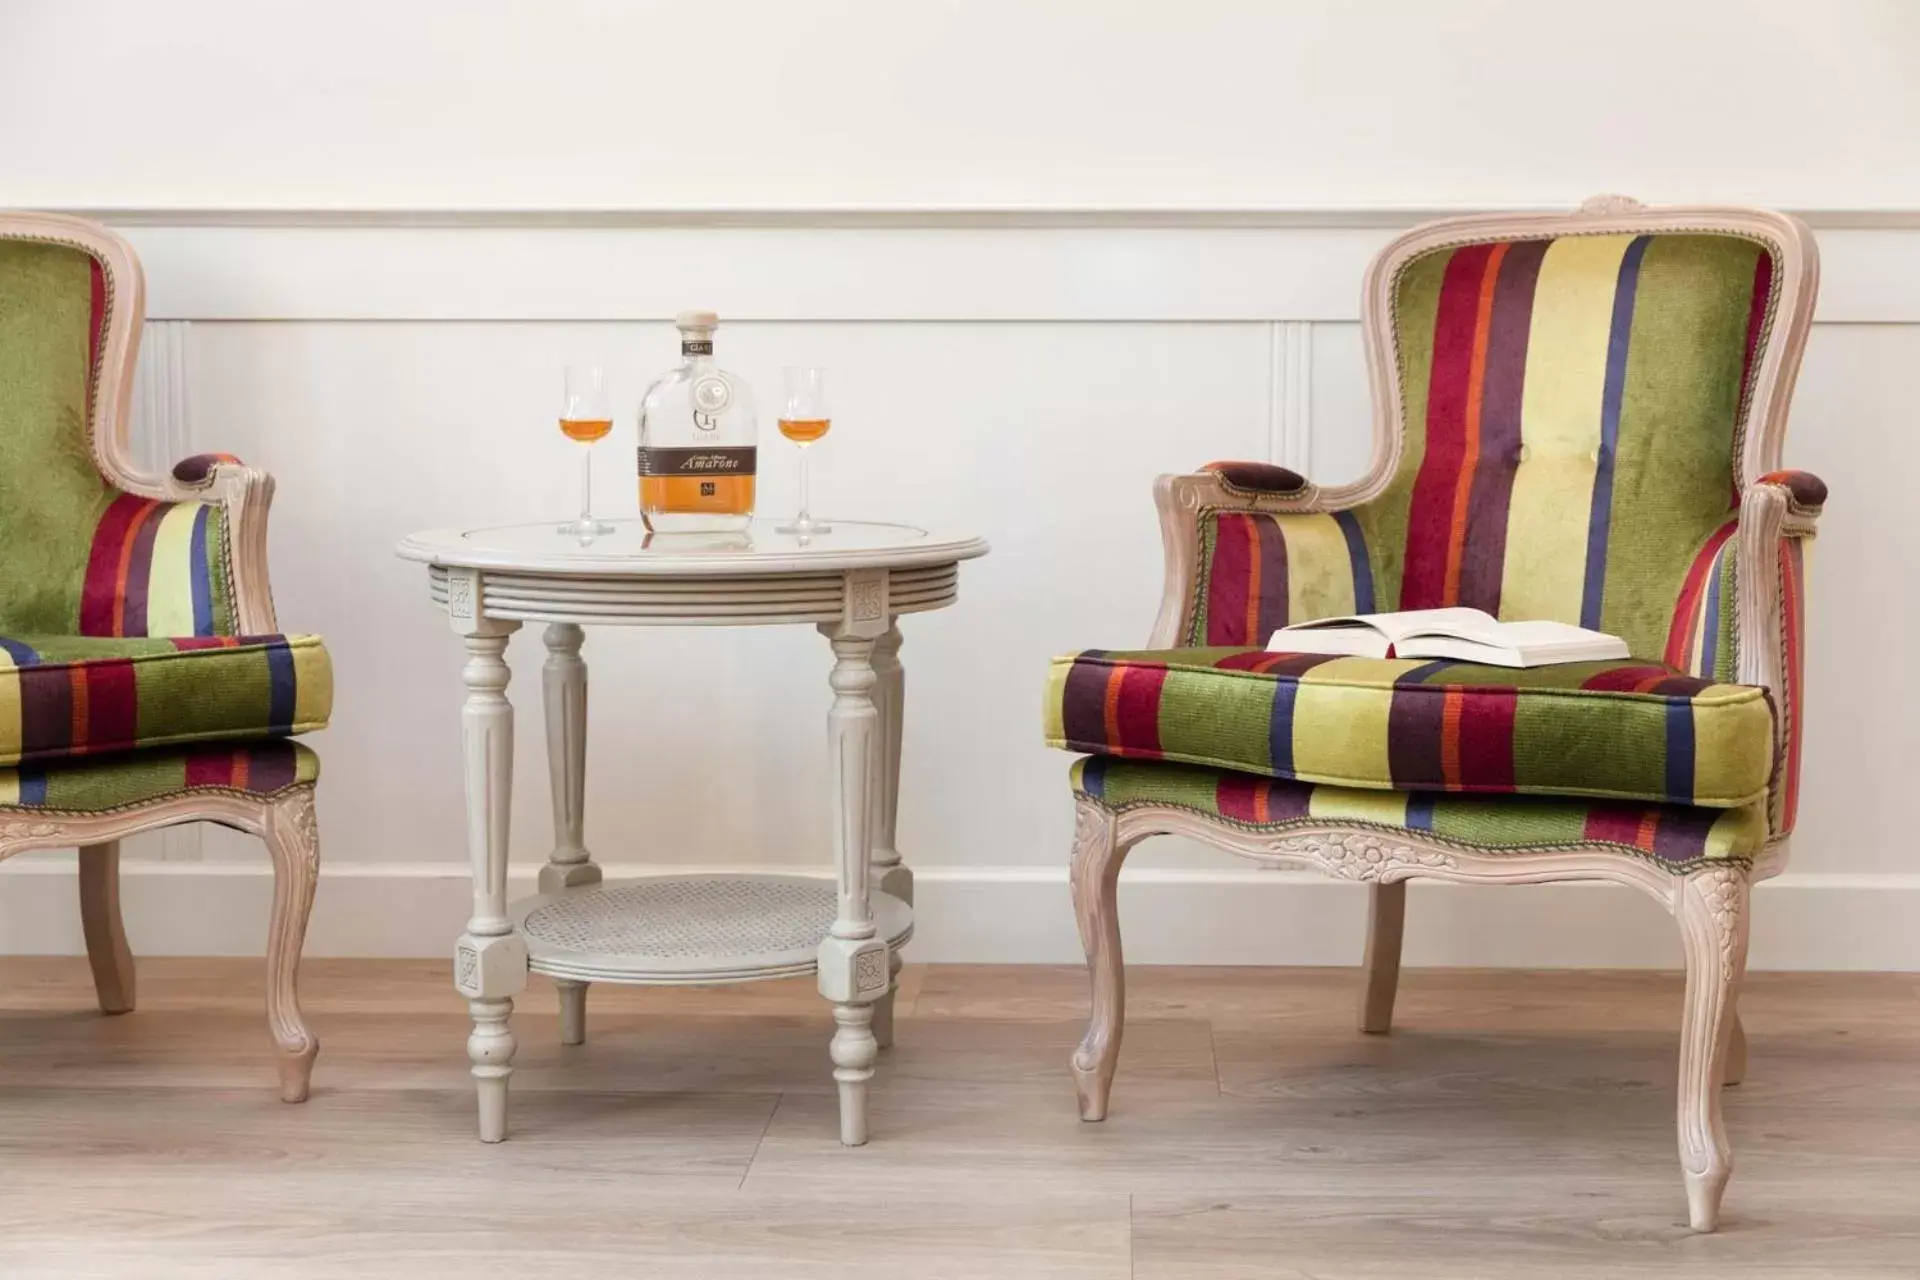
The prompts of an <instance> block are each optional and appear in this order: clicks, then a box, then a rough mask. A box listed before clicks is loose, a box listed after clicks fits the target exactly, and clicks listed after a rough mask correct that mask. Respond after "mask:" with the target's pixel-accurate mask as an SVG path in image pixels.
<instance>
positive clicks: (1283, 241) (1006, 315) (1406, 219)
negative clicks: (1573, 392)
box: [83, 201, 1920, 323]
mask: <svg viewBox="0 0 1920 1280" xmlns="http://www.w3.org/2000/svg"><path fill="white" fill-rule="evenodd" d="M1573 203H1574V202H1571V201H1570V202H1569V205H1568V207H1571V206H1572V204H1573ZM83 212H86V213H88V215H89V216H94V217H98V218H100V219H102V220H103V221H105V222H107V223H108V224H109V225H112V226H113V227H114V228H115V229H116V230H118V231H120V232H121V233H122V234H124V235H126V236H127V237H128V239H130V240H131V241H132V242H133V244H134V246H135V248H136V249H137V250H138V251H139V252H140V255H141V257H142V259H143V260H144V261H145V263H146V265H147V278H148V286H149V295H148V307H147V314H148V316H149V317H151V318H153V319H156V320H503V321H505V320H665V319H668V318H670V317H671V316H672V315H673V314H674V312H675V311H676V310H677V309H678V308H679V307H680V306H681V305H682V304H683V302H684V300H685V299H686V298H687V297H689V296H695V295H697V296H700V297H702V298H706V299H708V300H710V301H711V303H712V304H713V305H714V306H715V308H716V309H717V310H719V311H720V312H721V313H722V314H723V315H726V316H728V317H729V318H730V319H732V320H736V321H738V320H769V321H807V320H817V321H858V320H872V321H884V320H953V321H991V320H999V321H1009V322H1017V321H1061V322H1073V321H1083V322H1112V321H1128V320H1132V321H1152V320H1168V321H1178V320H1188V321H1235V320H1239V321H1288V320H1308V321H1323V320H1324V321H1357V320H1358V319H1359V311H1360V290H1359V287H1358V282H1359V280H1360V277H1361V273H1362V272H1363V270H1364V269H1365V266H1366V263H1367V261H1368V260H1369V259H1370V258H1371V257H1372V256H1373V254H1374V253H1375V251H1377V250H1378V249H1379V248H1380V247H1381V246H1382V245H1383V244H1385V243H1386V241H1387V240H1389V239H1391V238H1392V236H1393V235H1394V234H1395V233H1396V232H1398V231H1402V230H1405V229H1406V228H1407V227H1409V226H1412V225H1414V224H1415V223H1418V222H1421V221H1424V220H1426V219H1427V218H1429V217H1432V216H1435V215H1437V214H1438V213H1440V212H1442V211H1438V210H1414V209H1392V208H1380V209H1370V210H1174V209H1167V210H937V209H927V210H785V211H780V210H731V211H730V210H706V211H700V210H688V211H653V212H649V211H631V212H617V211H594V210H571V211H569V210H541V211H506V210H503V211H478V210H475V211H465V212H462V211H446V210H425V209H422V210H364V211H351V210H337V211H326V210H251V211H249V210H202V211H194V210H156V209H145V210H142V209H120V210H91V211H83ZM1450 212H1460V211H1459V210H1453V211H1450ZM1804 216H1808V217H1809V218H1810V219H1811V220H1812V222H1813V224H1814V226H1815V227H1816V229H1817V230H1819V232H1820V241H1821V256H1822V275H1823V284H1822V295H1821V306H1820V316H1819V320H1821V321H1823V322H1826V323H1836V322H1840V323H1881V322H1896V323H1897V322H1901V321H1905V320H1911V319H1913V318H1914V316H1913V310H1914V306H1913V299H1914V298H1915V297H1917V296H1920V234H1915V233H1916V232H1920V210H1886V211H1825V212H1822V211H1811V212H1809V213H1807V214H1805V215H1804ZM482 266H484V269H481V267H482ZM556 280H564V281H567V282H569V283H568V286H567V288H566V289H565V290H556V289H555V287H554V282H555V281H556ZM770 281H778V282H779V284H778V287H770V286H769V282H770Z"/></svg>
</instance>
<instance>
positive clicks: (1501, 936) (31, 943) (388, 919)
mask: <svg viewBox="0 0 1920 1280" xmlns="http://www.w3.org/2000/svg"><path fill="white" fill-rule="evenodd" d="M698 869H699V868H692V867H662V866H641V865H626V866H622V865H618V864H614V865H610V866H609V867H608V874H609V875H611V876H628V875H637V874H649V873H651V874H670V873H673V872H677V871H689V870H698ZM760 869H761V870H774V869H775V868H771V867H767V868H760ZM778 869H779V870H784V871H786V872H788V873H792V872H793V871H794V870H795V868H792V867H783V868H778ZM537 870H538V868H537V867H536V866H531V865H521V866H515V867H514V868H513V871H512V875H511V881H510V886H511V892H512V893H513V894H514V895H515V896H521V895H528V894H531V893H532V892H533V891H534V887H533V886H534V876H535V874H536V873H537ZM122 874H123V876H124V877H125V882H126V883H125V892H124V894H123V901H124V905H125V910H126V914H127V928H128V933H129V935H130V937H131V939H132V942H133V947H134V951H135V953H136V954H139V953H145V954H152V955H258V954H260V953H261V949H262V945H263V942H264V939H265V937H266V927H267V903H268V896H269V891H270V885H271V872H270V870H269V869H268V867H267V866H266V865H265V860H264V859H262V860H260V861H259V862H206V863H198V864H183V863H174V862H157V861H155V862H148V861H131V860H130V861H129V862H127V863H126V864H125V865H124V868H123V872H122ZM916 889H917V892H916V897H917V899H918V904H919V905H918V924H917V933H916V936H915V939H914V942H913V943H912V946H911V950H910V951H909V953H908V954H909V955H910V956H911V957H912V958H914V959H917V960H921V961H929V962H941V963H967V962H975V963H978V962H984V961H991V962H993V963H1001V964H1020V963H1025V964H1078V963H1080V962H1081V954H1080V948H1079V942H1078V939H1077V938H1076V936H1075V934H1074V924H1073V912H1072V909H1071V906H1070V904H1069V900H1068V893H1067V880H1066V871H1065V869H1064V868H1062V867H926V868H922V869H920V870H919V871H918V873H917V885H916ZM76 897H77V894H76V891H75V877H74V869H73V861H72V859H71V858H67V857H62V856H58V855H48V856H31V855H30V856H23V857H21V858H17V859H14V860H13V861H12V862H10V863H9V864H8V865H7V866H5V867H4V868H0V954H45V953H52V954H79V953H80V952H81V951H82V949H83V948H82V945H81V939H80V924H79V913H78V907H77V905H76ZM471 908H472V889H471V887H470V884H469V881H468V873H467V869H466V867H465V866H464V865H462V864H459V863H453V862H446V863H438V862H434V863H352V862H336V863H331V864H328V865H326V866H324V867H323V868H322V870H321V884H320V891H319V896H318V900H317V904H316V906H315V909H314V917H313V927H312V931H311V933H310V935H309V938H308V945H307V954H309V955H312V956H338V955H351V956H394V957H402V956H442V955H446V954H448V953H449V951H450V949H451V947H452V946H453V942H454V939H455V938H456V937H458V935H459V932H460V928H461V925H462V922H463V921H464V920H465V919H466V916H467V913H468V912H469V911H470V910H471ZM1120 909H1121V919H1122V923H1123V926H1124V928H1125V930H1126V934H1127V942H1128V953H1127V959H1128V961H1129V962H1130V963H1137V964H1222V965H1351V964H1355V963H1357V961H1358V959H1359V955H1360V948H1361V945H1362V940H1363V937H1364V933H1365V912H1366V895H1365V894H1364V893H1363V892H1361V891H1360V888H1359V887H1356V886H1354V885H1351V884H1345V883H1342V882H1339V881H1333V880H1327V879H1324V878H1322V877H1319V876H1312V875H1306V874H1299V873H1289V872H1282V871H1272V870H1264V869H1257V868H1251V867H1248V868H1237V867H1234V868H1224V869H1220V870H1184V869H1171V868H1150V867H1149V868H1134V869H1129V870H1128V871H1126V872H1124V873H1123V875H1122V883H1121V890H1120ZM1917 915H1920V875H1913V874H1840V875H1836V874H1818V873H1804V874H1803V873H1794V872H1788V873H1787V874H1785V875H1783V876H1780V877H1779V878H1777V879H1775V880H1772V881H1769V882H1767V883H1765V884H1763V885H1762V886H1760V888H1759V889H1758V890H1757V891H1756V894H1755V908H1754V933H1753V953H1752V956H1753V958H1752V967H1753V968H1755V969H1827V970H1904V971H1920V933H1916V932H1915V931H1914V930H1913V928H1912V921H1913V920H1914V919H1915V918H1916V916H1917ZM1406 946H1407V952H1406V957H1407V963H1409V964H1411V965H1448V966H1460V965H1464V966H1501V967H1505V966H1513V967H1552V968H1678V967H1679V965H1680V962H1681V954H1680V942H1679V934H1678V932H1677V930H1676V928H1675V926H1674V923H1673V921H1672V919H1671V918H1670V917H1668V916H1667V915H1666V913H1665V912H1663V911H1661V910H1660V908H1659V906H1658V905H1657V904H1656V903H1654V902H1653V901H1652V900H1651V899H1649V898H1647V897H1646V896H1645V895H1644V894H1640V893H1636V892H1634V891H1632V890H1629V889H1623V888H1619V887H1617V886H1609V885H1585V884H1580V885H1544V886H1533V887H1528V888H1520V889H1516V888H1484V887H1481V888H1475V887H1469V886H1461V885H1442V884H1423V883H1417V882H1416V884H1415V887H1414V889H1413V890H1412V895H1411V905H1410V907H1409V911H1408V926H1407V943H1406Z"/></svg>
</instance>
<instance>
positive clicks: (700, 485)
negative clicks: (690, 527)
mask: <svg viewBox="0 0 1920 1280" xmlns="http://www.w3.org/2000/svg"><path fill="white" fill-rule="evenodd" d="M640 510H642V511H647V512H657V511H671V512H675V513H683V514H697V515H712V516H744V515H750V514H752V512H753V477H752V476H712V477H707V478H702V477H700V476H641V477H640Z"/></svg>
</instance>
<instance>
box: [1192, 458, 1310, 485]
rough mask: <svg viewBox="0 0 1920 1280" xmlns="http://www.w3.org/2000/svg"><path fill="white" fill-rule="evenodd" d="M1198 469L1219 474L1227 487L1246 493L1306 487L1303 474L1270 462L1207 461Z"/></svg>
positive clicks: (1305, 479)
mask: <svg viewBox="0 0 1920 1280" xmlns="http://www.w3.org/2000/svg"><path fill="white" fill-rule="evenodd" d="M1200 469H1201V470H1202V471H1211V472H1212V473H1213V474H1214V475H1217V476H1219V477H1220V479H1221V481H1222V482H1223V483H1224V484H1225V485H1226V486H1227V487H1228V488H1229V489H1240V490H1244V491H1245V492H1247V493H1298V492H1300V490H1302V489H1305V488H1306V487H1307V478H1306V477H1305V476H1303V475H1301V474H1300V473H1299V472H1297V471H1289V470H1287V469H1286V468H1285V467H1277V466H1275V465H1274V464H1272V463H1271V462H1209V463H1208V464H1207V465H1206V466H1204V467H1202V468H1200Z"/></svg>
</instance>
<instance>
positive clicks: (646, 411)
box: [639, 311, 759, 533]
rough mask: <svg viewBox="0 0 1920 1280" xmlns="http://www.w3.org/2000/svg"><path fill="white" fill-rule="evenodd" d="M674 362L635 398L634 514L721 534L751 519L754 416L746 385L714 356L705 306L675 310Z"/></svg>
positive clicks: (663, 527)
mask: <svg viewBox="0 0 1920 1280" xmlns="http://www.w3.org/2000/svg"><path fill="white" fill-rule="evenodd" d="M674 323H675V324H676V325H678V326H679V329H680V363H679V365H678V366H677V367H675V368H673V369H669V370H668V371H667V372H666V373H664V374H662V375H661V376H660V378H659V379H658V380H657V381H656V382H655V383H654V384H653V385H652V386H651V387H649V388H647V394H646V396H645V398H644V399H642V400H641V402H640V454H639V471H640V518H641V519H642V520H644V521H645V522H646V525H647V528H649V529H651V530H653V531H654V532H656V533H724V532H729V531H734V530H741V529H745V528H746V527H747V526H748V524H749V523H750V522H751V520H752V519H753V481H754V472H755V469H756V462H757V453H758V436H759V422H758V419H757V418H756V416H755V414H754V408H753V393H752V392H751V391H749V390H748V389H747V384H746V383H744V382H742V381H741V380H740V379H739V378H736V377H735V376H734V375H732V374H730V373H728V372H727V371H726V370H724V369H722V368H720V367H719V366H718V365H716V364H715V363H714V361H713V331H714V330H715V329H717V328H719V326H720V317H719V316H717V315H715V314H714V313H713V312H711V311H682V312H681V313H680V314H679V315H678V316H676V317H674Z"/></svg>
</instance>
